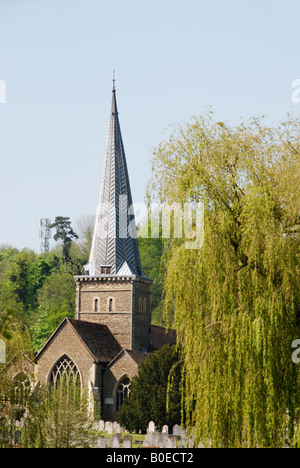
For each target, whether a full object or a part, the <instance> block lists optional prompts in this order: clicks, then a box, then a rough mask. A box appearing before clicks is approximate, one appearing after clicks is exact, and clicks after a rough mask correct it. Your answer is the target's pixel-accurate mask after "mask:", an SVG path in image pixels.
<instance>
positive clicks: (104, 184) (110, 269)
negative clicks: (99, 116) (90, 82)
mask: <svg viewBox="0 0 300 468" xmlns="http://www.w3.org/2000/svg"><path fill="white" fill-rule="evenodd" d="M132 212H133V211H132V195H131V189H130V182H129V177H128V169H127V163H126V156H125V151H124V145H123V140H122V135H121V128H120V122H119V115H118V109H117V100H116V89H115V79H114V80H113V91H112V105H111V115H110V122H109V129H108V135H107V140H106V149H105V155H104V165H103V172H102V181H101V189H100V197H99V203H98V209H97V215H96V222H95V228H94V235H93V242H92V248H91V253H90V260H89V265H87V266H86V267H85V269H86V274H87V275H90V276H99V275H103V274H109V275H122V276H123V275H127V276H128V275H137V276H144V275H143V272H142V268H141V261H140V254H139V247H138V241H137V236H136V225H135V219H134V215H133V214H130V213H132Z"/></svg>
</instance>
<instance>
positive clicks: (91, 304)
mask: <svg viewBox="0 0 300 468" xmlns="http://www.w3.org/2000/svg"><path fill="white" fill-rule="evenodd" d="M150 287H151V284H150V283H149V282H147V281H144V280H142V279H138V278H137V279H132V278H126V277H120V278H116V277H113V276H111V277H89V276H86V277H84V276H81V277H76V291H77V292H76V311H77V315H76V317H77V318H78V319H81V320H85V321H87V322H94V323H100V324H103V325H107V326H108V328H109V329H110V331H111V332H112V333H113V335H114V336H115V338H116V339H117V341H118V342H119V343H120V345H121V346H122V348H125V349H135V350H137V351H144V350H148V349H149V345H150V325H151V296H150ZM110 301H111V304H110Z"/></svg>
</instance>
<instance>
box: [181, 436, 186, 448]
mask: <svg viewBox="0 0 300 468" xmlns="http://www.w3.org/2000/svg"><path fill="white" fill-rule="evenodd" d="M187 442H188V441H187V439H185V438H184V439H181V441H180V448H187Z"/></svg>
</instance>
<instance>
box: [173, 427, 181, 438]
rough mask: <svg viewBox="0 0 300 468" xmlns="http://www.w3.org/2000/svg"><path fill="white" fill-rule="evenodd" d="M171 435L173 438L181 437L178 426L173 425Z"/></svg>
mask: <svg viewBox="0 0 300 468" xmlns="http://www.w3.org/2000/svg"><path fill="white" fill-rule="evenodd" d="M173 435H174V436H181V427H180V426H178V424H175V426H174V427H173Z"/></svg>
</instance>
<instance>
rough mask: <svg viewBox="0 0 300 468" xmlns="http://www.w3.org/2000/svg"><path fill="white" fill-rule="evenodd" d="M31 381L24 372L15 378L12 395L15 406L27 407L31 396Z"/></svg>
mask: <svg viewBox="0 0 300 468" xmlns="http://www.w3.org/2000/svg"><path fill="white" fill-rule="evenodd" d="M30 388H31V385H30V380H29V378H28V377H27V375H26V374H25V373H24V372H20V373H19V374H18V375H16V377H15V378H14V387H13V391H12V395H11V402H12V404H13V405H17V406H22V407H24V406H26V403H27V401H28V397H29V395H30Z"/></svg>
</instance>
